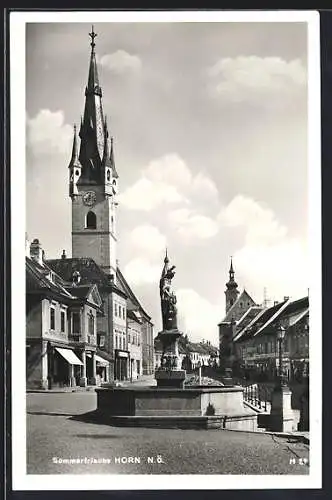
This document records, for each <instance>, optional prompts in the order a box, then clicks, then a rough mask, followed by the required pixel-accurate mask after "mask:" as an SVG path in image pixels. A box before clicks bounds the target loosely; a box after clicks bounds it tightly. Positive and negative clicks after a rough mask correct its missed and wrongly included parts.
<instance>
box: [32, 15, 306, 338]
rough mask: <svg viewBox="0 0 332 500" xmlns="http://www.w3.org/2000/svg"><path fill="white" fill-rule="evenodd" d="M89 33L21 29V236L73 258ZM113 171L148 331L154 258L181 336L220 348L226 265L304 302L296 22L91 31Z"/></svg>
mask: <svg viewBox="0 0 332 500" xmlns="http://www.w3.org/2000/svg"><path fill="white" fill-rule="evenodd" d="M89 31H91V26H90V25H87V24H82V23H80V24H73V23H70V24H69V23H59V24H55V23H52V24H28V25H27V31H26V61H27V65H26V68H27V69H26V77H27V80H26V106H27V109H26V113H27V114H26V117H27V151H26V152H27V172H26V176H27V177H26V181H27V184H26V185H27V232H28V236H29V238H30V239H33V238H36V237H38V238H39V239H40V241H41V243H42V245H43V248H44V249H45V252H46V257H47V258H56V257H60V255H61V252H62V249H66V251H67V255H68V256H70V255H71V201H70V198H69V196H68V170H67V167H68V163H69V160H70V154H71V140H72V126H73V124H74V123H79V120H80V115H81V114H82V112H83V107H84V88H85V85H86V82H87V76H88V64H89V54H90V45H89V43H90V39H89V36H88V33H89ZM95 31H96V32H97V33H98V37H97V38H96V52H97V56H98V62H99V77H100V83H101V86H102V89H103V105H104V112H105V113H107V116H108V124H109V129H110V132H111V134H112V135H113V136H114V138H115V139H114V141H115V154H116V165H117V170H118V173H119V175H120V179H119V181H120V196H119V207H118V237H119V242H118V249H117V257H118V259H119V264H120V267H121V269H122V271H123V273H124V274H125V276H126V278H127V280H128V281H129V283H130V284H131V285H132V287H133V289H134V291H135V293H136V294H137V295H138V297H140V298H141V300H142V304H143V306H144V307H145V308H146V309H147V311H149V312H150V314H151V315H152V317H153V321H154V323H155V332H156V333H157V332H158V330H159V328H160V307H159V295H158V294H159V290H158V280H159V276H160V272H161V269H162V261H163V257H164V251H165V247H166V246H167V247H168V251H169V256H170V258H171V261H172V263H174V264H175V265H176V266H177V274H176V277H175V279H174V288H175V290H176V293H177V297H178V307H179V315H180V318H179V326H180V327H181V328H182V329H183V330H184V331H185V332H187V333H188V334H189V335H190V336H191V337H192V339H194V340H200V339H202V338H205V339H209V340H211V341H212V342H213V343H214V344H217V339H218V330H217V323H218V322H219V321H220V320H221V319H222V318H223V316H224V312H225V298H224V290H225V282H226V281H227V279H228V269H229V262H230V256H231V255H232V256H233V262H234V268H235V273H236V280H237V282H238V284H239V288H240V289H242V288H244V287H245V288H246V290H247V291H248V292H249V293H250V294H251V295H252V297H253V299H254V300H255V301H256V302H258V303H261V302H262V301H263V296H264V288H266V290H267V296H268V298H270V299H271V300H280V299H282V298H283V296H284V295H290V296H291V297H293V298H298V297H300V296H303V295H305V294H306V293H307V288H308V286H309V283H308V274H307V201H308V200H307V155H306V148H307V130H306V127H307V53H306V43H307V29H306V24H304V23H285V24H283V23H149V24H148V23H134V24H127V23H105V24H95Z"/></svg>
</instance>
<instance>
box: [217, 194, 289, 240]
mask: <svg viewBox="0 0 332 500" xmlns="http://www.w3.org/2000/svg"><path fill="white" fill-rule="evenodd" d="M219 218H220V220H221V222H222V223H224V224H226V225H228V226H233V227H235V226H243V227H245V230H246V244H255V243H259V244H261V243H266V244H271V243H273V242H277V241H279V240H280V239H282V238H284V237H285V236H286V235H287V228H286V227H285V226H283V225H282V224H280V222H279V221H278V220H277V219H276V217H275V214H274V213H273V212H272V210H270V209H269V208H264V207H263V206H262V205H260V204H259V203H257V202H256V201H255V200H253V199H252V198H248V197H246V196H243V195H237V196H235V198H233V200H232V201H231V202H230V203H229V205H227V206H226V207H225V208H224V209H223V210H222V211H221V213H220V215H219Z"/></svg>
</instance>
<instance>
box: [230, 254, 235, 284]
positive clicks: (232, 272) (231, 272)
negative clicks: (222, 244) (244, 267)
mask: <svg viewBox="0 0 332 500" xmlns="http://www.w3.org/2000/svg"><path fill="white" fill-rule="evenodd" d="M234 274H235V273H234V269H233V257H232V256H231V266H230V268H229V279H230V280H232V279H234Z"/></svg>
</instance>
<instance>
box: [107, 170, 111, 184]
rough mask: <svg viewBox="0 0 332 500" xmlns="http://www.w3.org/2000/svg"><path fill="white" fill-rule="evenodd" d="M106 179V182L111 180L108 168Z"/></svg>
mask: <svg viewBox="0 0 332 500" xmlns="http://www.w3.org/2000/svg"><path fill="white" fill-rule="evenodd" d="M107 180H108V182H109V181H110V180H111V172H110V170H109V169H107Z"/></svg>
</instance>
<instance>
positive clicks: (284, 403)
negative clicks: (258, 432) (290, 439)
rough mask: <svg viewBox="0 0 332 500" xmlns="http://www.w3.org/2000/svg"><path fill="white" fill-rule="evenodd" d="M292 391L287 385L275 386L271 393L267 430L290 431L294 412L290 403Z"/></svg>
mask: <svg viewBox="0 0 332 500" xmlns="http://www.w3.org/2000/svg"><path fill="white" fill-rule="evenodd" d="M291 398H292V391H291V390H290V388H289V387H287V386H279V387H276V388H275V389H274V391H273V393H272V402H271V413H270V418H269V430H271V431H275V432H292V430H293V425H294V412H293V410H292V405H291Z"/></svg>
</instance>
